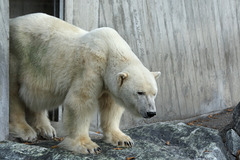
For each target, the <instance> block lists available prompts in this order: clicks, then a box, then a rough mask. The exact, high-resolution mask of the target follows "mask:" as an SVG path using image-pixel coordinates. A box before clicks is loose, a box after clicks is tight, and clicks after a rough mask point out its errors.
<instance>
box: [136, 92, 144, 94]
mask: <svg viewBox="0 0 240 160" xmlns="http://www.w3.org/2000/svg"><path fill="white" fill-rule="evenodd" d="M137 94H138V95H145V92H137Z"/></svg>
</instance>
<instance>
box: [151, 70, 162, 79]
mask: <svg viewBox="0 0 240 160" xmlns="http://www.w3.org/2000/svg"><path fill="white" fill-rule="evenodd" d="M151 73H152V74H153V76H154V77H155V79H158V78H159V77H160V75H161V72H151Z"/></svg>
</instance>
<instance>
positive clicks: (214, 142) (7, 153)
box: [0, 123, 228, 160]
mask: <svg viewBox="0 0 240 160" xmlns="http://www.w3.org/2000/svg"><path fill="white" fill-rule="evenodd" d="M125 132H126V133H127V134H129V135H130V136H131V137H132V138H133V140H134V142H135V146H134V147H133V148H128V149H123V150H116V149H114V148H115V147H113V146H111V145H108V144H105V143H103V142H102V140H99V139H98V140H95V141H96V142H97V143H98V144H99V145H100V146H101V148H102V153H101V154H99V155H81V154H74V153H71V152H68V151H65V150H63V149H60V148H55V149H51V147H50V146H53V145H56V142H50V143H49V142H46V143H41V144H40V143H39V144H38V146H36V145H25V144H20V143H14V142H10V141H8V142H1V143H0V159H16V158H17V159H31V160H32V159H33V160H34V159H106V160H109V159H126V158H127V157H135V158H136V159H158V160H161V159H163V160H166V159H178V160H188V159H189V160H190V159H199V160H200V159H216V160H226V159H228V157H227V152H226V150H225V147H224V144H223V142H222V140H221V137H220V136H219V135H218V131H216V130H213V129H209V128H204V127H196V126H188V125H185V124H183V123H179V124H172V123H155V124H151V125H146V126H140V127H136V128H132V129H129V130H126V131H125Z"/></svg>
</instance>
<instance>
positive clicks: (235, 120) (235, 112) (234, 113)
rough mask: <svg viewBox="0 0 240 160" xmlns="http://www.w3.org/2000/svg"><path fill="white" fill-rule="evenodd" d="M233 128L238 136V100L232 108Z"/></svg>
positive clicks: (239, 115) (239, 112)
mask: <svg viewBox="0 0 240 160" xmlns="http://www.w3.org/2000/svg"><path fill="white" fill-rule="evenodd" d="M233 129H234V130H235V131H236V132H237V134H238V135H239V136H240V102H239V103H238V105H237V106H236V107H235V108H234V110H233Z"/></svg>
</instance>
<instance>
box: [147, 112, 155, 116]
mask: <svg viewBox="0 0 240 160" xmlns="http://www.w3.org/2000/svg"><path fill="white" fill-rule="evenodd" d="M147 115H148V117H153V116H155V115H156V112H147Z"/></svg>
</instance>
